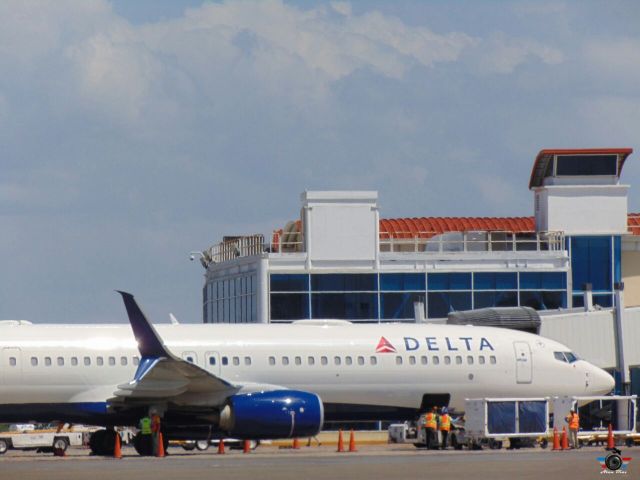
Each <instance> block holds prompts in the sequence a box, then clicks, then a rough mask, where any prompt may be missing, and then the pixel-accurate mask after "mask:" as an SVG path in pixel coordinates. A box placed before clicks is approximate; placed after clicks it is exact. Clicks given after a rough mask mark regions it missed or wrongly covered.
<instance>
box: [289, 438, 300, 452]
mask: <svg viewBox="0 0 640 480" xmlns="http://www.w3.org/2000/svg"><path fill="white" fill-rule="evenodd" d="M291 448H293V449H294V450H300V440H298V438H297V437H296V438H294V439H293V445H291Z"/></svg>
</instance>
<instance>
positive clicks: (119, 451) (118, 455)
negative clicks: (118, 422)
mask: <svg viewBox="0 0 640 480" xmlns="http://www.w3.org/2000/svg"><path fill="white" fill-rule="evenodd" d="M113 458H122V449H121V446H120V434H119V433H118V432H116V445H115V447H113Z"/></svg>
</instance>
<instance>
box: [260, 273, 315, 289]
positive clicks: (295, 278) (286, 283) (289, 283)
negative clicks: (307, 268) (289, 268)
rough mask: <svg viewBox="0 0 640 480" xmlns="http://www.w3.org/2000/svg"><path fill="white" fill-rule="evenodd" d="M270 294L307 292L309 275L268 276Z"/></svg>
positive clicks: (285, 274)
mask: <svg viewBox="0 0 640 480" xmlns="http://www.w3.org/2000/svg"><path fill="white" fill-rule="evenodd" d="M270 280H271V287H270V288H271V291H272V292H308V291H309V275H307V274H289V273H272V274H271V275H270Z"/></svg>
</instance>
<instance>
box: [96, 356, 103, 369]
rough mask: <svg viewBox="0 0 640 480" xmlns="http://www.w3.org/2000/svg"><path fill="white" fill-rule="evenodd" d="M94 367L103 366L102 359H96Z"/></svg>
mask: <svg viewBox="0 0 640 480" xmlns="http://www.w3.org/2000/svg"><path fill="white" fill-rule="evenodd" d="M96 365H98V366H99V367H101V366H102V365H104V358H102V357H98V358H96Z"/></svg>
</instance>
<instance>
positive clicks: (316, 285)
mask: <svg viewBox="0 0 640 480" xmlns="http://www.w3.org/2000/svg"><path fill="white" fill-rule="evenodd" d="M311 289H312V290H313V291H318V292H375V291H377V290H378V275H376V274H375V273H329V274H316V275H311Z"/></svg>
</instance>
